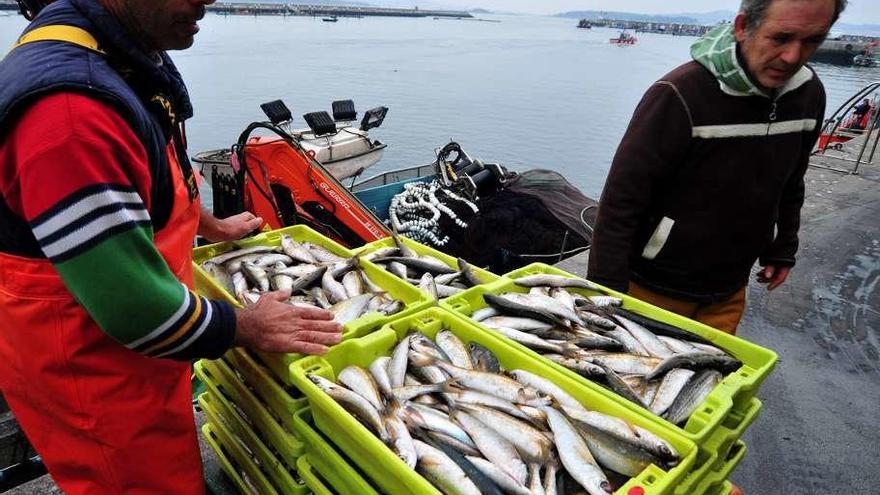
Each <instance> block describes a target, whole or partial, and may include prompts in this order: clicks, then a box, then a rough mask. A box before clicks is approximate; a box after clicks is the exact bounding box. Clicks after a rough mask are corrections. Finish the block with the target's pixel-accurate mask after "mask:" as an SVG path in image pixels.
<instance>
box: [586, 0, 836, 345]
mask: <svg viewBox="0 0 880 495" xmlns="http://www.w3.org/2000/svg"><path fill="white" fill-rule="evenodd" d="M845 7H846V0H744V1H743V2H742V7H741V10H740V12H739V14H738V15H737V17H736V21H735V22H734V24H733V25H730V24H727V25H722V26H719V27H718V28H716V29H714V30H713V31H711V32H710V33H708V34H707V35H706V36H705V37H704V38H702V39H700V40H699V41H698V42H697V43H696V44H694V45H693V47H692V49H691V55H692V57H693V61H691V62H689V63H687V64H684V65H682V66H680V67H678V68H677V69H675V70H674V71H672V72H671V73H669V74H667V75H666V76H664V77H663V78H662V79H661V80H659V81H657V82H656V83H654V85H652V86H651V88H650V89H649V90H648V92H647V93H646V94H645V96H644V98H643V99H642V101H641V103H640V104H639V106H638V108H637V109H636V111H635V114H634V115H633V118H632V121H631V122H630V125H629V129H627V132H626V135H625V136H624V138H623V140H622V142H621V143H620V147H619V148H618V150H617V154H616V156H615V157H614V162H613V164H612V166H611V170H610V172H609V175H608V179H607V182H606V183H605V189H604V191H603V193H602V199H601V201H600V206H599V213H598V218H597V222H596V226H595V233H594V236H593V249H592V252H591V254H590V263H589V272H588V273H589V277H590V278H592V279H593V280H595V281H597V282H600V283H604V284H606V285H608V286H609V287H611V288H614V289H617V290H620V291H623V292H629V294H630V295H633V296H635V297H638V298H640V299H643V300H645V301H648V302H651V303H653V304H655V305H658V306H661V307H663V308H666V309H668V310H671V311H673V312H676V313H680V314H682V315H685V316H688V317H690V318H694V319H696V320H699V321H702V322H704V323H706V324H708V325H710V326H713V327H716V328H719V329H721V330H724V331H727V332H731V333H732V332H734V331H735V330H736V327H737V325H738V324H739V320H740V318H741V316H742V314H743V311H744V308H745V288H746V285H747V284H748V279H749V273H750V270H751V268H752V265H753V264H754V263H755V261H756V260H759V261H760V264H761V266H762V267H763V269H761V270H760V272H759V273H758V281H759V282H761V283H766V284H768V289H770V290H773V289H775V288H776V287H778V286H779V285H780V284H782V283H783V282H784V281H785V279H786V277H787V276H788V273H789V270H790V269H791V267H792V266H793V265H794V264H795V253H796V251H797V247H798V237H797V233H798V228H799V225H800V209H801V206H802V204H803V200H804V180H803V177H804V173H805V172H806V168H807V164H808V162H809V156H810V152H811V150H812V147H813V146H814V144H815V142H816V139H817V137H818V134H819V131H820V129H821V127H822V122H823V119H824V112H825V91H824V89H823V87H822V83H821V82H820V81H819V78H818V76H817V75H816V74H815V72H813V71H812V69H810V68H809V67H807V66H806V65H805V64H806V62H807V60H809V59H810V57H811V56H812V55H813V53H814V52H815V51H816V49H817V48H818V47H819V45H820V44H821V43H822V41H823V40H824V39H825V37H826V35H827V34H828V31H829V30H830V29H831V26H832V25H833V24H834V22H835V21H836V20H837V18H838V17H839V16H840V13H841V12H842V11H843V9H844V8H845Z"/></svg>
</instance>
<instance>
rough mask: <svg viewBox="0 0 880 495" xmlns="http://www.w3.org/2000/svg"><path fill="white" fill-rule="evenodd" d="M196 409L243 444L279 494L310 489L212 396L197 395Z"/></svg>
mask: <svg viewBox="0 0 880 495" xmlns="http://www.w3.org/2000/svg"><path fill="white" fill-rule="evenodd" d="M199 406H201V408H202V410H203V411H205V413H206V414H207V415H208V419H209V421H210V422H211V423H212V424H214V425H221V426H223V428H224V429H225V430H226V432H227V433H229V434H230V438H233V436H234V438H235V439H238V440H239V441H241V442H242V443H244V445H245V447H246V448H247V450H249V451H250V452H251V453H253V455H254V456H256V458H257V459H258V460H259V461H260V462H259V467H260V469H261V471H262V472H263V474H265V475H266V478H267V479H268V480H269V481H270V482H271V483H272V484H273V486H274V488H275V489H276V490H277V491H278V493H282V494H289V495H305V494H307V493H309V489H308V487H307V486H305V484H304V483H301V482H297V481H296V480H294V478H293V476H291V471H294V472H295V465H294V466H286V465H285V464H284V463H283V462H282V461H280V460H279V459H278V458H277V457H275V454H273V453H272V452H271V451H270V450H269V448H268V447H266V444H265V443H264V442H263V440H262V439H260V437H259V436H258V435H257V434H256V433H254V431H253V430H252V429H251V428H250V427H249V426H248V425H247V423H246V422H245V421H244V419H242V417H241V416H240V415H239V414H238V412H237V411H235V410H234V409H232V408H230V407H228V406H227V405H225V404H223V401H222V400H220V399H217V398H215V397H214V396H213V395H212V394H211V393H205V394H202V395H200V396H199Z"/></svg>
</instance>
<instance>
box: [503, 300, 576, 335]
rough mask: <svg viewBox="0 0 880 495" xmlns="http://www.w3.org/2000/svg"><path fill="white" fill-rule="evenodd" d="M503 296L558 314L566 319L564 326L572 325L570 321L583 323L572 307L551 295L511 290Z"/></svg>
mask: <svg viewBox="0 0 880 495" xmlns="http://www.w3.org/2000/svg"><path fill="white" fill-rule="evenodd" d="M501 297H503V298H505V299H507V300H510V301H514V302H517V303H519V304H522V305H532V306H534V307H536V308H540V309H541V310H542V311H545V312H548V313H551V314H553V315H556V316H557V317H559V318H560V319H562V320H563V321H564V323H563V326H566V327H568V326H571V325H570V324H569V323H568V322H574V323H582V320H581V318H580V316H578V315H577V313H575V311H574V310H573V309H572V308H569V307H567V306H566V305H565V304H563V303H561V302H559V301H557V300H556V299H553V298H552V297H550V296H545V295H542V294H520V293H518V292H509V293H507V294H504V295H503V296H501Z"/></svg>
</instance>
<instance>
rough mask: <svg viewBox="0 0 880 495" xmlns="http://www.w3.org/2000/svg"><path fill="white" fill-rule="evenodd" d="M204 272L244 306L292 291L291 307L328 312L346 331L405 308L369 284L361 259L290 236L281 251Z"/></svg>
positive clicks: (226, 257) (264, 249)
mask: <svg viewBox="0 0 880 495" xmlns="http://www.w3.org/2000/svg"><path fill="white" fill-rule="evenodd" d="M201 267H202V268H203V269H204V270H205V271H206V272H207V273H208V274H209V275H210V276H211V277H212V278H213V279H214V280H216V281H217V283H218V284H220V286H221V287H223V288H224V289H226V290H227V291H229V293H230V294H234V295H235V297H236V299H238V300H239V301H240V302H241V303H242V304H245V305H249V304H254V303H256V302H257V300H259V299H260V296H261V295H262V294H263V293H265V292H269V291H273V290H289V291H290V293H291V294H292V295H291V297H290V299H289V300H288V303H289V304H291V305H294V306H314V307H319V308H324V309H328V310H330V311H332V312H333V314H335V315H336V321H338V322H339V323H341V324H343V325H344V324H346V323H348V322H350V321H352V320H355V319H357V318H360V317H361V316H363V315H365V314H367V313H369V312H374V311H375V312H379V313H382V314H384V315H392V314H395V313H398V312H400V311H401V310H403V308H404V306H405V304H404V303H403V301H400V300H397V299H393V298H391V297H389V296H388V294H387V293H386V292H385V291H384V290H383V289H382V288H380V287H379V286H377V285H376V284H375V283H373V281H371V280H370V277H368V276H367V274H366V273H365V272H364V271H363V270H362V269H361V267H360V260H359V259H358V258H357V257H352V258H343V257H341V256H337V255H335V254H333V253H331V252H330V251H328V250H327V249H326V248H324V247H322V246H319V245H316V244H312V243H308V242H304V243H299V242H297V241H296V240H294V239H293V238H292V237H290V236H289V235H283V236H282V237H281V245H280V246H254V247H249V248H244V249H239V250H235V251H230V252H227V253H223V254H221V255H219V256H215V257H213V258H211V259H209V260H207V261H205V262H204V263H202V265H201Z"/></svg>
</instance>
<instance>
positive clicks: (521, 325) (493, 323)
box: [481, 316, 554, 333]
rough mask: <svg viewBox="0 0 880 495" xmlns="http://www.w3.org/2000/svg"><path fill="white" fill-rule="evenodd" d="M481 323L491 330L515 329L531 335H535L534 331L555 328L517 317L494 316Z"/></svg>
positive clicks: (530, 319) (531, 319) (543, 322)
mask: <svg viewBox="0 0 880 495" xmlns="http://www.w3.org/2000/svg"><path fill="white" fill-rule="evenodd" d="M481 323H482V324H483V325H486V326H487V327H489V328H498V327H504V328H513V329H514V330H521V331H523V332H529V333H535V332H534V330H549V329H551V328H554V326H553V324H552V323H547V322H546V321H541V320H535V319H533V318H522V317H516V316H492V317H489V318H486V319H485V320H483V321H482V322H481Z"/></svg>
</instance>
